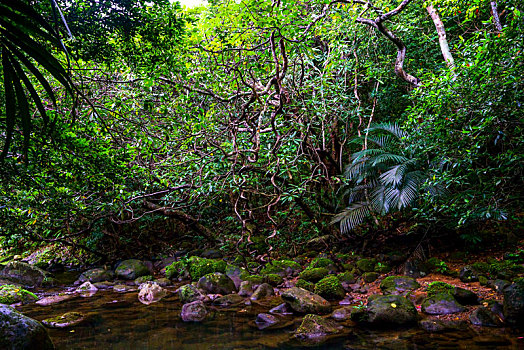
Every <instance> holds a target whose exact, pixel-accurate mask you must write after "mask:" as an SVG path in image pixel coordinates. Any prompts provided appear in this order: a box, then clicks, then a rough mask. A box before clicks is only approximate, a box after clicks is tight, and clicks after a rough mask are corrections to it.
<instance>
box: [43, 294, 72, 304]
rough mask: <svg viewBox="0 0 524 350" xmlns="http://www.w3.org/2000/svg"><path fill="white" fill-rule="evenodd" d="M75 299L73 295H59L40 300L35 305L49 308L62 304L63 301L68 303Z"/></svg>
mask: <svg viewBox="0 0 524 350" xmlns="http://www.w3.org/2000/svg"><path fill="white" fill-rule="evenodd" d="M70 299H73V295H71V294H58V295H51V296H48V297H45V298H42V299H40V300H38V301H37V302H36V303H35V304H37V305H40V306H49V305H54V304H58V303H61V302H63V301H67V300H70Z"/></svg>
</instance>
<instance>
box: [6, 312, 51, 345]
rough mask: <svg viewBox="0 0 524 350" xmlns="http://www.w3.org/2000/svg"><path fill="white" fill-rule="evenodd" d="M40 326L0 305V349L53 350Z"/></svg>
mask: <svg viewBox="0 0 524 350" xmlns="http://www.w3.org/2000/svg"><path fill="white" fill-rule="evenodd" d="M54 348H55V347H54V346H53V343H52V342H51V339H50V338H49V335H48V334H47V330H46V329H45V328H44V326H42V324H41V323H40V322H38V321H36V320H33V319H32V318H29V317H27V316H24V315H23V314H21V313H20V312H18V311H16V310H15V309H14V308H12V307H10V306H7V305H2V304H0V349H13V350H14V349H16V350H18V349H28V350H29V349H39V350H51V349H54Z"/></svg>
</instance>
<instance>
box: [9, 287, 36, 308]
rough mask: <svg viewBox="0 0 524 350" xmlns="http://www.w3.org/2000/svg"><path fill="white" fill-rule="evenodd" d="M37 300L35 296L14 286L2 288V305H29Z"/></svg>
mask: <svg viewBox="0 0 524 350" xmlns="http://www.w3.org/2000/svg"><path fill="white" fill-rule="evenodd" d="M36 300H38V297H37V296H36V295H35V294H33V293H31V292H30V291H28V290H25V289H23V288H20V287H17V286H14V285H12V284H6V285H3V286H0V304H6V305H9V304H16V303H22V304H29V303H34V302H35V301H36Z"/></svg>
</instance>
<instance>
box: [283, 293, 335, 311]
mask: <svg viewBox="0 0 524 350" xmlns="http://www.w3.org/2000/svg"><path fill="white" fill-rule="evenodd" d="M280 297H281V298H282V300H284V301H285V302H286V303H287V304H288V305H289V306H290V307H291V309H293V310H294V311H296V312H299V313H306V314H309V313H312V314H327V313H329V312H330V311H331V304H329V302H328V301H327V300H326V299H324V298H322V297H321V296H320V295H317V294H314V293H311V292H310V291H308V290H306V289H303V288H298V287H293V288H289V289H287V290H285V291H283V292H281V294H280Z"/></svg>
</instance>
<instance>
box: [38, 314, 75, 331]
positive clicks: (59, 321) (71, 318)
mask: <svg viewBox="0 0 524 350" xmlns="http://www.w3.org/2000/svg"><path fill="white" fill-rule="evenodd" d="M83 321H85V316H84V315H83V314H81V313H79V312H67V313H65V314H63V315H62V316H57V317H52V318H47V319H45V320H43V321H42V324H43V325H44V326H46V327H49V328H68V327H73V326H76V325H78V324H80V323H82V322H83Z"/></svg>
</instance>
